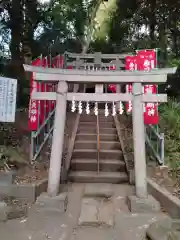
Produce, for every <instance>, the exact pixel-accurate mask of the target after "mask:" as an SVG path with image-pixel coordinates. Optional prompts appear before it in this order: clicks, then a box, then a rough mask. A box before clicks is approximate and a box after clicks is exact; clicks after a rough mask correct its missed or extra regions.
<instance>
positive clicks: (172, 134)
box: [159, 99, 180, 169]
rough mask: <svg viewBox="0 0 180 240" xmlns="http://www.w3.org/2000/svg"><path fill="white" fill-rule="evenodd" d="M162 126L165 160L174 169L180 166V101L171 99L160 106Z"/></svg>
mask: <svg viewBox="0 0 180 240" xmlns="http://www.w3.org/2000/svg"><path fill="white" fill-rule="evenodd" d="M159 112H160V128H161V130H162V131H163V132H164V133H165V160H166V163H167V164H168V165H169V166H170V167H171V168H173V169H177V167H180V161H179V159H180V101H178V100H175V99H169V101H168V103H164V104H162V105H161V106H160V108H159Z"/></svg>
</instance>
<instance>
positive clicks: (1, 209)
mask: <svg viewBox="0 0 180 240" xmlns="http://www.w3.org/2000/svg"><path fill="white" fill-rule="evenodd" d="M7 214H8V206H7V204H6V203H5V202H0V222H1V221H6V220H7Z"/></svg>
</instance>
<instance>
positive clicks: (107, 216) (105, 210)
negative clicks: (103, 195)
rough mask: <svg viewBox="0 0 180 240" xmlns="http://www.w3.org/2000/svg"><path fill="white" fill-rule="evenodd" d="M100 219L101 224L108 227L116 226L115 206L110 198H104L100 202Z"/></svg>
mask: <svg viewBox="0 0 180 240" xmlns="http://www.w3.org/2000/svg"><path fill="white" fill-rule="evenodd" d="M98 221H99V224H100V225H104V226H107V227H113V226H114V221H115V220H114V207H113V203H112V202H111V201H108V200H104V201H102V202H101V204H100V208H99V214H98Z"/></svg>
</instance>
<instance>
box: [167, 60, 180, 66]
mask: <svg viewBox="0 0 180 240" xmlns="http://www.w3.org/2000/svg"><path fill="white" fill-rule="evenodd" d="M169 66H171V67H180V59H171V60H169Z"/></svg>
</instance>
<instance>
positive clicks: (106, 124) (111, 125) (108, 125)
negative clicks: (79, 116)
mask: <svg viewBox="0 0 180 240" xmlns="http://www.w3.org/2000/svg"><path fill="white" fill-rule="evenodd" d="M79 126H80V127H88V128H94V127H96V122H80V123H79ZM99 128H116V126H115V124H114V122H106V121H102V122H100V123H99Z"/></svg>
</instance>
